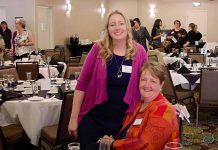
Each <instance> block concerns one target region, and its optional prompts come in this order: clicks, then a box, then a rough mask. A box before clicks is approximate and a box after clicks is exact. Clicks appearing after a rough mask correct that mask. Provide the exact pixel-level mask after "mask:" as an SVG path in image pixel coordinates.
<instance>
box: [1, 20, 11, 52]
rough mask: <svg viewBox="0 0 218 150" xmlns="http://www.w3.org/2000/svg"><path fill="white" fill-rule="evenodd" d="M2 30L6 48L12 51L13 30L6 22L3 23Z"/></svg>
mask: <svg viewBox="0 0 218 150" xmlns="http://www.w3.org/2000/svg"><path fill="white" fill-rule="evenodd" d="M1 28H2V35H3V38H4V42H5V48H6V49H11V38H12V33H11V30H10V29H9V28H8V24H7V22H6V21H2V22H1Z"/></svg>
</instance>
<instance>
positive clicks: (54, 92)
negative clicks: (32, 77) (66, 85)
mask: <svg viewBox="0 0 218 150" xmlns="http://www.w3.org/2000/svg"><path fill="white" fill-rule="evenodd" d="M47 93H48V94H57V93H58V91H48V92H47Z"/></svg>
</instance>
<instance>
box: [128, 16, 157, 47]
mask: <svg viewBox="0 0 218 150" xmlns="http://www.w3.org/2000/svg"><path fill="white" fill-rule="evenodd" d="M133 21H134V26H133V30H132V35H133V40H135V41H136V42H138V43H139V44H141V45H142V46H143V47H144V48H145V50H146V51H148V48H147V44H146V39H147V40H148V42H149V49H153V47H152V39H151V36H150V34H149V33H148V30H147V28H146V27H143V26H141V21H140V20H139V18H135V19H133Z"/></svg>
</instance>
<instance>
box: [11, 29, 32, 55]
mask: <svg viewBox="0 0 218 150" xmlns="http://www.w3.org/2000/svg"><path fill="white" fill-rule="evenodd" d="M28 36H29V31H27V30H24V31H23V32H22V33H21V34H20V33H19V32H17V35H16V37H15V38H14V41H15V55H16V56H21V55H23V54H27V53H30V50H31V46H18V45H17V44H18V43H20V42H24V43H26V42H29V39H28Z"/></svg>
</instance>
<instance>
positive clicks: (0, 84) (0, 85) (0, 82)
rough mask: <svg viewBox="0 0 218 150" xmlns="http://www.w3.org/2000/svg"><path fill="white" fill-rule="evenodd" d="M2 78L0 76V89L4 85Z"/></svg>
mask: <svg viewBox="0 0 218 150" xmlns="http://www.w3.org/2000/svg"><path fill="white" fill-rule="evenodd" d="M3 85H4V79H3V78H0V89H2V88H3V87H4V86H3Z"/></svg>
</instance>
